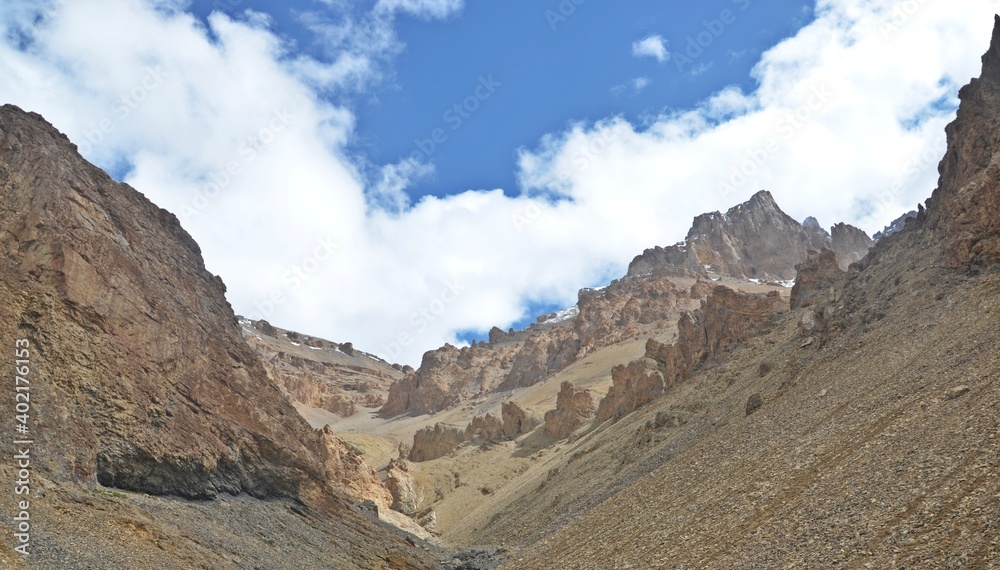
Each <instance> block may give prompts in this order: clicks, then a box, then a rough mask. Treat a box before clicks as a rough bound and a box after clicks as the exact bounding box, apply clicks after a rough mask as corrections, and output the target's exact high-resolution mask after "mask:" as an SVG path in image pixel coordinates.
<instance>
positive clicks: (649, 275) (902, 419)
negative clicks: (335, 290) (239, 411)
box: [359, 19, 1000, 570]
mask: <svg viewBox="0 0 1000 570" xmlns="http://www.w3.org/2000/svg"><path fill="white" fill-rule="evenodd" d="M996 26H997V27H996V31H995V32H994V39H993V42H992V45H991V48H990V51H989V52H988V54H987V56H986V58H985V59H984V65H983V75H982V77H981V78H979V79H977V80H975V81H973V82H972V83H971V84H970V86H969V87H966V88H964V89H963V90H962V91H961V107H960V109H959V111H958V117H957V119H956V121H955V122H954V123H953V124H952V125H950V126H949V127H948V141H949V147H948V152H947V154H946V155H945V158H944V160H943V161H942V165H941V169H940V171H941V179H940V181H939V185H938V188H937V189H936V190H935V191H934V194H933V196H932V197H931V199H930V200H929V201H928V202H927V208H926V210H924V209H923V208H921V209H919V210H918V212H917V213H916V215H915V216H914V217H913V219H911V220H908V221H907V222H906V223H905V224H904V225H903V227H902V228H900V230H899V231H896V232H894V233H892V234H891V235H889V236H883V237H882V238H881V239H880V240H879V242H878V243H877V244H874V245H872V244H871V242H870V241H869V240H868V239H867V236H864V234H863V232H860V231H857V230H856V229H854V228H851V227H849V226H846V225H837V226H834V227H833V228H831V231H830V233H829V234H827V233H826V232H825V231H823V230H822V228H821V227H820V226H819V224H818V223H816V222H815V220H811V219H810V220H806V221H805V222H803V223H802V224H797V223H796V222H795V221H794V220H791V221H789V219H786V218H785V217H782V216H781V215H779V214H778V213H777V212H780V210H778V209H777V208H776V207H773V206H771V205H770V204H769V202H773V200H769V199H768V197H767V196H764V195H758V196H756V197H755V199H754V200H751V201H750V202H748V203H747V204H744V205H742V206H740V207H737V208H734V209H732V210H730V211H729V212H727V214H726V215H725V216H723V215H721V214H718V213H715V214H707V215H705V216H700V217H699V219H698V220H696V222H695V228H694V229H693V230H692V232H691V233H690V234H689V238H690V239H689V241H688V242H687V243H685V244H681V245H680V246H675V247H673V248H659V249H656V250H651V251H652V253H650V252H646V254H644V255H643V256H640V257H639V258H637V261H636V262H635V263H633V267H632V268H631V271H630V274H629V275H628V276H626V277H625V278H623V279H621V280H619V281H617V282H615V283H613V284H612V285H611V286H609V287H608V288H607V289H608V291H609V292H608V293H605V295H610V294H611V293H615V294H618V295H621V298H620V299H619V301H617V302H616V303H614V304H609V305H607V306H606V308H605V309H606V312H605V313H604V314H606V315H607V316H608V318H606V319H601V322H602V323H604V324H606V325H607V327H606V328H605V327H598V328H595V329H594V330H598V329H600V330H601V331H602V332H600V333H598V334H596V335H595V336H594V337H593V338H594V339H599V338H602V336H603V335H604V334H606V333H607V332H608V331H612V332H613V331H616V330H618V327H619V326H620V325H619V323H621V324H622V325H624V326H626V327H631V326H632V325H633V324H635V323H636V322H641V321H636V320H632V319H631V318H629V317H627V315H628V314H629V313H628V312H627V311H624V308H625V307H626V306H629V301H628V300H626V299H627V297H628V296H629V295H630V294H633V292H636V291H639V290H642V289H641V287H644V286H643V285H640V284H643V283H652V282H656V281H657V280H660V281H661V282H662V283H664V284H663V285H661V286H659V287H658V288H657V289H656V290H657V293H658V297H657V298H656V299H654V298H652V296H651V295H650V296H649V298H648V299H647V300H646V302H645V303H646V304H645V305H644V306H643V308H642V311H641V312H640V315H641V314H644V313H647V312H649V313H651V314H662V315H674V317H675V318H674V319H673V320H670V319H667V318H665V319H663V320H664V321H665V322H659V321H657V322H655V323H653V322H650V323H649V324H648V326H646V325H644V326H643V327H635V328H633V329H632V330H633V331H634V333H633V334H630V335H618V336H616V337H614V338H613V339H612V340H609V341H608V342H606V343H601V342H592V343H591V345H592V346H593V348H592V349H590V350H588V351H585V352H578V353H577V356H576V358H570V359H567V360H565V361H562V360H557V362H560V363H561V367H551V368H550V367H548V366H537V367H531V368H530V369H531V370H532V374H531V375H530V376H527V377H530V378H531V379H532V380H531V381H530V382H528V383H524V384H521V383H520V382H510V383H505V382H504V380H503V379H504V378H506V377H508V375H509V370H510V369H509V368H503V367H504V366H508V367H509V365H510V363H511V362H512V361H513V360H514V359H515V358H516V357H517V355H518V353H519V352H520V351H521V350H524V347H525V346H527V344H528V342H529V339H531V338H532V335H533V334H535V335H537V334H539V332H540V331H539V330H538V329H539V328H543V329H544V328H545V327H548V330H546V334H548V335H549V338H553V337H554V336H556V335H558V337H559V338H560V339H562V340H561V341H560V342H559V343H556V344H555V345H554V346H556V347H557V348H556V349H554V350H553V351H551V352H550V351H548V350H546V351H544V352H542V351H534V352H535V353H536V354H539V355H541V354H546V355H549V354H555V355H561V354H565V352H563V350H561V348H562V347H569V348H573V347H574V344H573V343H571V342H567V341H569V340H570V339H573V338H576V337H574V336H573V335H576V334H579V333H578V331H580V330H587V329H588V328H589V327H587V326H585V325H583V324H581V323H586V322H587V319H588V318H590V317H587V316H586V313H587V311H586V310H585V307H586V306H587V303H590V302H594V300H593V299H592V298H591V297H592V296H593V292H588V295H587V296H586V297H585V296H584V295H581V298H580V301H581V302H580V304H579V306H578V308H577V309H576V310H567V311H564V312H562V313H561V314H560V316H559V317H558V319H559V322H557V323H554V324H548V325H546V324H544V323H545V322H547V321H548V320H551V319H549V318H548V317H546V318H545V319H543V324H541V325H540V326H539V327H535V332H532V330H531V329H530V328H529V330H527V331H520V332H513V334H511V333H504V332H502V331H499V330H498V329H496V330H494V332H493V334H491V339H490V341H491V342H490V343H488V344H484V345H480V344H477V345H476V346H475V347H473V348H474V349H475V351H476V352H473V348H470V349H466V350H464V352H463V350H460V349H454V348H449V349H448V350H447V351H443V352H442V353H440V354H431V356H430V357H429V359H425V363H424V365H423V366H421V370H418V371H415V372H414V373H413V374H410V375H407V376H406V377H404V378H403V379H402V380H400V381H399V382H398V383H397V384H396V385H394V388H395V389H396V390H397V391H398V392H397V393H398V394H400V395H402V396H406V397H410V398H412V397H413V396H414V395H417V394H419V393H420V392H421V390H423V389H424V386H426V385H427V384H431V385H433V390H436V391H438V393H439V394H443V395H445V396H446V398H444V399H443V401H445V402H448V403H446V404H444V405H443V407H441V408H438V409H437V410H436V411H435V410H434V408H435V406H431V410H429V411H425V412H421V413H420V414H418V413H417V412H416V411H415V409H414V408H412V407H410V408H409V409H406V407H405V406H404V407H403V408H404V411H408V412H409V413H402V414H401V415H399V416H391V417H382V418H373V419H372V420H371V422H370V423H368V424H365V425H361V426H359V428H360V429H366V430H369V431H368V433H371V434H374V435H377V436H378V437H385V438H389V439H392V441H394V442H397V443H404V445H402V446H401V448H400V451H401V452H403V453H404V454H407V452H408V457H409V458H410V459H412V460H413V461H407V462H405V464H403V465H405V469H402V468H399V469H398V470H400V471H403V472H405V475H400V474H397V473H395V471H396V470H397V468H396V467H395V466H393V467H392V468H390V471H393V472H394V474H393V477H394V478H396V477H398V478H399V479H400V481H405V482H406V484H405V485H400V488H405V489H406V490H407V491H406V492H405V493H403V492H402V491H399V490H397V491H394V499H395V500H396V501H395V503H394V504H396V503H399V504H403V503H404V502H405V504H406V507H405V508H406V510H408V511H411V512H415V513H424V514H425V515H426V516H428V517H429V516H431V515H433V521H434V532H435V533H436V534H438V535H439V536H440V538H441V540H442V541H444V542H446V543H448V544H452V545H456V546H465V547H468V546H471V545H479V544H492V545H498V546H502V547H503V548H506V549H507V550H508V553H507V554H508V555H507V560H506V562H502V566H501V567H502V568H505V569H517V570H521V569H535V568H538V569H543V568H546V569H547V568H579V569H585V570H586V569H594V570H596V569H604V568H674V567H677V568H792V567H795V568H827V567H837V568H841V567H843V568H869V567H870V568H882V567H893V568H897V567H898V568H902V567H907V568H949V567H953V568H993V567H995V566H996V560H1000V544H998V543H997V541H996V540H995V539H994V536H995V532H994V528H995V526H996V521H997V520H998V516H1000V506H998V503H997V498H998V496H1000V495H998V493H1000V487H998V485H997V478H996V476H995V474H996V473H997V472H998V471H1000V437H998V436H1000V416H998V415H997V413H996V409H997V403H998V402H1000V386H998V384H997V380H996V378H997V371H998V370H1000V360H998V358H997V351H996V349H995V347H996V346H997V344H998V343H1000V332H998V331H1000V271H997V269H998V268H1000V212H998V208H1000V168H998V167H997V166H996V165H997V164H998V163H1000V160H998V159H996V158H995V156H996V153H997V152H998V151H997V149H1000V104H998V103H1000V19H998V20H997V24H996ZM764 220H768V221H767V222H766V223H765V222H764ZM765 226H767V229H761V228H764V227H765ZM749 227H754V228H758V230H759V234H760V235H761V236H770V237H767V239H757V238H755V237H754V236H753V235H752V234H753V232H751V231H749V230H747V229H746V228H749ZM775 228H779V229H780V231H779V229H775ZM695 238H697V239H695ZM755 239H756V243H750V242H754V240H755ZM699 242H702V243H704V244H708V245H702V243H699ZM766 244H772V247H774V248H775V249H776V250H777V251H769V250H768V249H767V248H766V247H764V246H765V245H766ZM813 246H821V247H813ZM799 247H801V250H798V249H797V248H799ZM781 248H785V249H786V251H781ZM787 248H793V249H794V250H795V254H794V255H786V254H787V253H788V252H787ZM869 248H870V249H869ZM692 252H694V253H692ZM865 252H867V253H865ZM765 262H766V263H769V264H772V267H773V269H774V270H773V271H765V270H762V269H760V268H761V267H763V264H764V263H765ZM786 263H794V266H793V269H794V271H793V272H791V273H782V272H779V271H778V269H782V271H784V268H783V264H786ZM707 264H711V265H712V268H711V270H706V269H705V268H704V265H707ZM750 267H753V268H756V269H757V272H756V275H757V277H752V276H751V274H749V273H748V272H747V269H748V268H750ZM765 273H766V276H765ZM705 277H710V278H711V279H707V278H705ZM778 277H782V278H786V279H791V278H794V280H795V285H794V287H793V288H792V289H791V290H790V291H789V289H787V288H785V287H768V285H767V284H766V281H768V280H770V279H777V278H778ZM685 280H686V281H685ZM666 283H670V284H671V285H672V287H673V288H675V289H676V290H677V291H679V292H686V293H687V296H686V297H685V296H683V295H666V294H662V293H663V292H665V291H668V290H669V289H668V287H667V286H666ZM636 288H639V289H636ZM594 297H595V298H596V299H597V300H599V299H600V298H601V297H600V296H594ZM657 299H660V301H659V302H658V301H657ZM577 310H578V311H579V314H576V311H577ZM557 327H558V328H557ZM555 330H558V331H559V332H553V331H555ZM580 346H583V344H582V343H581V345H580ZM501 347H506V348H505V350H510V352H509V353H503V354H501V353H500V352H499V349H500V348H501ZM566 350H569V349H566ZM578 350H579V349H578ZM491 351H492V352H491ZM488 354H494V355H497V359H496V360H497V362H496V363H495V364H489V366H487V365H486V364H483V365H482V366H479V365H477V366H479V367H478V368H474V367H472V366H470V365H468V364H467V363H466V361H465V360H463V358H465V359H470V355H477V356H476V359H472V361H478V362H485V361H486V360H488V359H485V358H484V357H483V355H488ZM463 355H464V357H463ZM536 362H542V360H541V359H539V360H537V361H536ZM546 362H547V361H546ZM490 366H495V367H500V368H503V370H504V372H503V373H500V374H497V375H496V376H495V377H494V376H489V377H488V376H483V375H480V372H482V371H484V370H496V369H497V368H490ZM524 377H525V376H518V378H524ZM483 378H488V381H486V382H485V383H477V380H482V379H483ZM390 392H393V390H390ZM391 400H392V398H391V397H390V401H391ZM430 400H432V399H429V400H428V401H430ZM411 402H412V400H411ZM539 418H541V423H539V424H537V425H535V422H536V421H537V420H538V419H539ZM524 419H527V421H523V420H524ZM515 425H516V426H517V429H507V428H508V427H509V426H515ZM410 438H412V441H413V447H412V448H410V447H409V445H408V444H406V443H405V442H408V441H410ZM398 461H399V462H403V461H404V460H402V459H401V460H398ZM404 497H405V499H406V501H403V500H401V499H403V498H404Z"/></svg>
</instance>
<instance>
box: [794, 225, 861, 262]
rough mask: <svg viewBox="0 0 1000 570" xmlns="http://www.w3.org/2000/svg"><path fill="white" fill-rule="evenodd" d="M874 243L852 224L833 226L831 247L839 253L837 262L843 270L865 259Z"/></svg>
mask: <svg viewBox="0 0 1000 570" xmlns="http://www.w3.org/2000/svg"><path fill="white" fill-rule="evenodd" d="M874 245H875V240H873V239H872V238H870V237H868V234H866V233H865V232H864V231H862V230H860V229H858V228H856V227H854V226H852V225H848V224H844V223H840V224H836V225H834V226H833V228H831V238H830V249H832V250H833V251H834V252H835V253H836V254H837V264H838V265H839V266H840V269H841V270H843V271H847V269H848V268H849V267H850V266H851V264H852V263H854V262H855V261H861V260H862V259H864V257H865V256H866V255H868V250H870V249H871V248H872V246H874ZM797 270H798V268H797V267H796V271H797Z"/></svg>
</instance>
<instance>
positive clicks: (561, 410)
mask: <svg viewBox="0 0 1000 570" xmlns="http://www.w3.org/2000/svg"><path fill="white" fill-rule="evenodd" d="M595 410H596V406H595V405H594V396H593V394H591V393H590V391H589V390H587V389H585V388H581V387H579V386H576V385H575V384H572V383H570V382H563V383H562V384H561V385H560V386H559V394H558V395H557V396H556V409H554V410H549V411H547V412H545V433H546V434H547V435H548V436H549V437H551V438H553V439H557V440H559V439H566V438H567V437H569V436H570V435H571V434H572V433H573V432H575V431H576V430H577V429H579V428H580V427H581V426H583V425H584V424H585V423H586V422H587V421H588V420H589V419H590V418H591V417H592V416H593V415H594V412H595Z"/></svg>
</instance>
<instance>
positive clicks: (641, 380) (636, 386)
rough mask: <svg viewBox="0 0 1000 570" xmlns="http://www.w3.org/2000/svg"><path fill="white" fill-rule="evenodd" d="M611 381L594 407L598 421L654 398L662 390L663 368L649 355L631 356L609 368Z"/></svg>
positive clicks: (613, 417) (621, 414)
mask: <svg viewBox="0 0 1000 570" xmlns="http://www.w3.org/2000/svg"><path fill="white" fill-rule="evenodd" d="M611 380H612V382H614V385H613V386H611V388H610V389H609V390H608V395H607V396H605V397H604V399H602V400H601V403H600V404H599V405H598V407H597V421H598V422H606V421H608V420H618V419H621V418H623V417H625V416H626V415H628V414H630V413H632V412H634V411H635V410H638V409H639V408H640V407H642V406H644V405H646V404H648V403H649V402H651V401H653V400H654V399H656V398H657V397H659V396H660V394H662V393H663V388H664V383H663V372H661V371H660V365H659V363H657V362H656V361H655V360H653V359H651V358H643V359H640V360H633V361H632V362H630V363H628V365H624V364H619V365H618V366H615V367H614V368H612V369H611Z"/></svg>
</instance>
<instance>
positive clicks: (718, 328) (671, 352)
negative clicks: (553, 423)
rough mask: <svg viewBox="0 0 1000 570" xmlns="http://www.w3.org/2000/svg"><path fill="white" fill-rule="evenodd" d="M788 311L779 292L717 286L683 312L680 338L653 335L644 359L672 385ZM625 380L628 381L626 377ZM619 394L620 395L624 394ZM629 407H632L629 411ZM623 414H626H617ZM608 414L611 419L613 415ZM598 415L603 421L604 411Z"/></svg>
mask: <svg viewBox="0 0 1000 570" xmlns="http://www.w3.org/2000/svg"><path fill="white" fill-rule="evenodd" d="M787 311H788V304H787V303H786V301H785V300H784V299H782V298H781V296H780V295H779V294H778V293H777V292H772V293H768V294H765V295H760V294H752V293H740V292H737V291H733V290H732V289H729V288H728V287H723V286H721V285H719V286H716V288H715V289H714V290H713V291H712V294H711V295H709V296H708V298H707V299H705V300H704V301H702V305H701V308H700V309H699V310H697V311H693V312H691V313H685V314H684V315H683V316H681V318H680V320H679V321H678V323H677V326H678V334H677V342H676V343H674V344H663V343H660V342H657V341H656V340H654V339H649V340H648V341H647V342H646V355H645V358H644V359H643V360H644V361H652V362H656V363H657V364H658V365H659V366H660V367H661V370H662V372H663V382H664V386H665V387H666V388H667V389H669V388H671V387H672V386H674V385H675V384H677V383H678V382H683V381H685V380H687V379H688V378H690V377H691V375H692V374H693V373H694V370H695V368H696V367H697V366H698V365H699V364H700V363H701V362H703V361H705V360H708V359H719V358H721V357H722V356H723V355H724V353H725V352H727V351H729V350H730V349H732V348H733V347H735V346H736V345H739V344H741V343H744V342H746V341H747V340H749V339H751V338H754V337H757V336H761V335H763V334H765V333H766V332H767V331H768V330H769V329H770V327H771V326H772V324H773V323H774V322H775V318H776V317H777V316H778V315H780V314H781V313H785V312H787ZM632 372H633V370H631V369H628V368H625V369H623V370H620V371H619V374H624V373H627V374H625V375H627V376H635V375H634V374H632ZM623 378H624V376H623ZM621 383H622V384H623V385H626V383H625V382H624V380H623V381H622V382H621ZM616 384H618V382H616ZM611 395H612V394H611V393H609V396H611ZM615 396H616V397H617V398H619V399H620V395H617V394H616V395H615ZM602 404H603V401H602ZM608 405H612V404H608ZM619 408H620V409H625V408H621V407H620V406H619ZM628 411H631V410H626V411H625V413H627V412H628ZM621 415H624V414H621V413H620V414H618V415H617V417H621ZM604 417H605V419H609V418H611V417H612V415H608V414H605V416H604ZM598 419H599V420H600V421H603V420H601V419H600V414H599V417H598Z"/></svg>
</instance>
